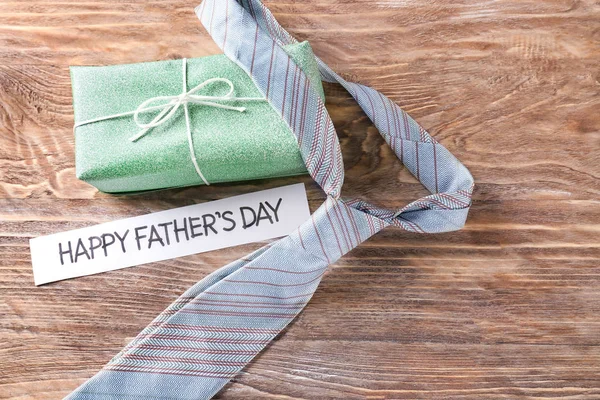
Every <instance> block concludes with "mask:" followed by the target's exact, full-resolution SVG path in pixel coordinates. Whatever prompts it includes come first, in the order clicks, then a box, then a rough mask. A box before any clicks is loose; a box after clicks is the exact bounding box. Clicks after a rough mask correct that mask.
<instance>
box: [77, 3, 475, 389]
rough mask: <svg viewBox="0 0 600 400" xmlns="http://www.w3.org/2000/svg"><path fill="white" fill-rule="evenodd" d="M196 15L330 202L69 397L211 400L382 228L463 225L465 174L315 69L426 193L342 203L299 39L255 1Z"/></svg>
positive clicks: (393, 115) (329, 131)
mask: <svg viewBox="0 0 600 400" xmlns="http://www.w3.org/2000/svg"><path fill="white" fill-rule="evenodd" d="M196 13H197V14H198V17H199V18H200V20H201V21H202V24H203V25H204V26H205V27H206V29H207V30H208V31H209V33H210V34H211V36H212V37H213V39H214V40H215V41H216V43H217V44H218V45H219V46H220V47H221V49H222V50H223V52H224V53H225V54H226V55H227V56H228V57H229V58H230V59H232V60H233V61H235V62H236V63H237V64H238V65H239V66H240V67H242V68H243V69H244V70H245V71H246V72H247V73H248V74H249V75H250V76H251V77H252V78H253V80H254V82H255V84H256V86H257V87H258V88H259V89H260V90H261V92H262V93H263V94H264V96H265V97H266V99H267V100H268V101H269V102H270V103H271V105H272V106H273V107H274V108H275V109H276V110H277V111H278V112H279V114H280V115H281V117H282V118H283V119H284V120H285V121H287V123H288V124H289V126H290V127H291V129H292V131H293V132H294V134H295V135H296V138H297V140H298V145H299V147H300V151H301V153H302V156H303V159H304V162H305V164H306V166H307V169H308V171H309V173H310V175H311V176H312V178H313V179H314V180H315V181H316V182H317V183H318V184H319V185H320V186H321V188H322V189H323V190H324V192H325V193H326V194H327V200H326V201H325V202H324V203H323V205H321V206H320V207H319V208H318V209H317V211H316V212H315V213H314V214H313V215H311V217H310V219H309V220H308V221H306V222H305V223H304V224H302V225H301V226H300V227H299V228H298V229H297V230H296V231H294V232H293V233H291V234H290V235H289V236H286V237H284V238H282V239H280V240H278V241H276V242H274V243H272V244H270V245H267V246H265V247H263V248H261V249H259V250H257V251H255V252H254V253H252V254H250V255H248V256H247V257H245V258H242V259H240V260H237V261H234V262H233V263H231V264H229V265H227V266H225V267H223V268H221V269H219V270H217V271H215V272H213V273H212V274H210V275H209V276H207V277H206V278H204V279H203V280H202V281H200V282H198V283H197V284H196V285H194V286H193V287H192V288H190V289H189V290H188V291H187V292H185V293H184V294H183V295H182V296H181V297H180V298H179V299H177V301H175V302H174V303H173V304H171V306H169V308H167V309H166V310H165V311H164V312H163V313H161V314H160V315H159V316H158V317H157V318H156V319H155V320H154V321H153V322H152V323H151V324H150V325H149V326H148V327H146V328H145V329H144V330H143V331H142V332H141V333H140V334H139V335H138V336H137V337H136V338H135V339H134V340H133V341H132V342H131V343H130V344H129V345H128V346H127V347H125V348H124V349H123V350H122V351H121V352H120V353H119V354H117V355H116V356H115V357H114V358H113V359H112V360H111V361H110V362H109V363H108V364H107V365H106V366H105V367H104V368H103V369H102V370H101V371H100V372H99V373H98V374H96V375H95V376H94V377H92V378H91V379H90V380H89V381H87V382H86V383H84V384H83V385H82V386H80V387H79V388H78V389H77V390H75V391H74V392H73V393H71V395H69V396H68V397H67V398H69V399H120V400H121V399H209V398H211V397H212V396H213V395H214V394H215V393H217V392H218V391H219V390H220V389H221V388H222V387H223V386H224V385H225V384H227V382H229V380H230V379H231V378H232V377H234V376H235V375H236V374H237V373H238V372H239V371H240V370H241V369H242V368H243V367H244V366H245V365H246V364H247V363H248V362H250V361H251V360H252V359H253V358H254V357H255V356H256V355H257V354H258V353H259V352H260V351H261V350H262V349H263V348H264V347H265V346H266V345H267V344H268V343H269V342H270V341H271V340H272V339H273V338H274V337H275V336H276V335H277V334H278V333H279V332H280V331H281V330H282V329H283V328H284V327H285V326H286V325H288V324H289V323H290V322H291V321H292V320H293V319H294V318H295V317H296V316H297V315H298V313H300V312H301V311H302V309H303V308H304V307H305V305H306V304H307V303H308V301H309V300H310V298H311V297H312V295H313V293H314V291H315V290H316V288H317V286H318V285H319V282H320V281H321V279H322V277H323V274H324V273H325V272H326V270H327V266H328V265H329V264H331V263H334V262H335V261H336V260H338V259H339V258H340V257H342V256H343V255H344V254H345V253H347V252H348V251H350V250H351V249H353V248H354V247H356V246H358V245H359V244H360V243H361V242H363V241H364V240H366V239H368V238H369V237H371V236H372V235H374V234H375V233H377V232H378V231H380V230H381V229H383V228H385V227H386V226H388V225H395V226H397V227H399V228H401V229H404V230H407V231H410V232H414V233H436V232H448V231H453V230H457V229H460V228H461V227H462V226H463V225H464V223H465V220H466V218H467V213H468V210H469V207H470V205H471V193H472V190H473V178H472V177H471V175H470V173H469V171H468V170H467V169H466V168H465V167H464V166H463V165H462V164H461V163H460V162H459V161H458V160H457V159H456V158H455V157H454V156H453V155H452V154H451V153H450V152H449V151H448V150H446V148H444V147H443V146H442V145H440V144H439V143H437V142H436V141H435V140H434V139H433V138H432V137H431V136H430V135H429V134H428V133H427V132H426V131H425V130H424V129H423V128H422V127H421V126H419V125H418V124H417V123H416V122H415V121H414V120H413V119H412V118H411V117H409V116H408V115H407V114H406V113H404V112H403V111H402V110H401V109H400V108H399V107H398V106H397V105H396V104H394V103H393V102H392V101H390V100H389V99H388V98H387V97H385V96H384V95H382V94H381V93H379V92H378V91H376V90H374V89H371V88H369V87H367V86H364V85H360V84H357V83H352V82H348V81H346V80H344V79H342V78H341V77H340V76H339V75H337V74H336V73H335V72H334V71H332V70H331V69H330V68H329V67H328V66H327V65H326V64H325V63H323V62H322V61H321V60H319V59H317V62H318V65H319V69H320V72H321V76H322V79H323V80H324V81H327V82H337V83H339V84H341V85H342V86H343V87H344V88H345V89H346V90H348V92H349V93H350V94H351V95H352V96H353V97H354V99H355V100H356V101H357V102H358V104H359V105H360V106H361V108H362V109H363V110H364V111H365V113H366V114H367V116H368V117H369V118H370V119H371V121H373V123H374V124H375V126H376V127H377V128H378V129H379V131H380V133H381V134H382V135H383V137H384V138H385V140H386V142H387V143H388V145H390V147H391V148H392V149H393V151H394V152H395V153H396V155H397V156H398V157H399V158H400V160H401V161H402V163H403V164H404V165H405V166H406V167H407V168H408V170H409V171H410V172H411V173H412V174H413V175H414V176H415V177H416V178H417V179H418V180H419V181H420V182H421V183H422V184H423V185H424V186H425V187H426V188H427V189H428V190H429V191H430V193H431V194H430V195H428V196H425V197H423V198H420V199H418V200H416V201H414V202H412V203H410V204H408V205H406V206H405V207H403V208H402V209H400V210H388V209H385V208H381V207H377V206H375V205H373V204H370V203H368V202H366V201H363V200H360V199H347V198H343V197H340V191H341V187H342V182H343V177H344V167H343V163H342V155H341V152H340V146H339V143H338V139H337V135H336V132H335V129H334V127H333V123H332V122H331V119H330V117H329V115H328V113H327V111H326V109H325V106H324V104H323V102H322V101H321V99H320V97H319V96H318V94H317V93H316V92H315V90H314V88H313V87H311V84H310V82H309V80H308V79H307V77H306V75H305V74H304V73H303V72H302V70H301V69H300V68H299V67H298V66H297V65H296V64H295V63H294V61H293V60H292V59H290V57H289V56H288V55H287V53H286V52H285V51H284V50H283V49H282V46H284V45H286V44H290V43H295V42H296V40H295V39H294V38H292V37H291V36H290V35H289V33H287V32H286V31H285V30H284V29H283V28H282V27H281V26H280V25H279V24H278V23H277V21H276V20H275V19H274V17H273V16H272V14H271V13H270V12H269V10H268V9H267V8H266V7H265V6H264V5H263V4H262V3H261V2H260V1H259V0H243V1H240V0H204V1H203V3H202V4H201V5H200V6H199V7H198V8H197V9H196Z"/></svg>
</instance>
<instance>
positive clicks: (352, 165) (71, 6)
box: [0, 0, 600, 399]
mask: <svg viewBox="0 0 600 400" xmlns="http://www.w3.org/2000/svg"><path fill="white" fill-rule="evenodd" d="M267 4H268V6H270V8H271V9H272V11H273V12H274V14H275V15H276V16H277V17H278V18H279V20H280V22H281V23H282V25H283V26H284V27H286V28H288V29H289V31H290V32H292V33H293V34H295V35H296V36H297V37H298V38H300V39H307V40H310V41H311V43H312V45H313V47H314V49H315V52H316V53H317V54H318V55H319V56H321V57H322V58H323V59H324V60H325V61H326V62H328V63H329V64H330V65H331V66H332V67H334V69H336V70H337V71H339V72H341V74H342V75H344V76H346V77H348V78H351V79H355V80H358V81H360V82H362V83H366V84H369V85H371V86H373V87H375V88H377V89H379V90H381V91H382V92H383V93H385V94H387V95H388V96H390V97H391V98H392V99H394V100H395V101H397V102H398V103H399V104H400V105H401V106H402V107H403V108H404V109H405V110H407V111H408V112H410V113H411V115H412V116H413V117H414V118H416V119H417V120H418V121H420V122H421V123H422V124H423V125H424V126H425V127H426V128H427V129H428V130H429V131H430V132H431V133H432V134H433V135H434V136H435V137H436V138H437V139H438V140H439V141H441V142H442V143H443V144H444V145H445V146H446V147H448V148H449V149H450V150H451V151H452V152H454V154H456V155H457V157H458V158H459V159H461V160H462V161H463V162H464V163H465V164H466V165H467V166H468V167H469V168H470V170H471V171H472V173H473V175H474V177H475V180H476V183H477V188H476V192H475V196H474V206H473V209H472V212H471V215H470V219H469V221H468V224H467V226H466V227H465V229H464V230H462V231H460V232H457V233H449V234H441V235H415V234H409V233H405V232H402V231H400V230H398V229H387V230H385V231H384V232H382V233H380V234H378V235H377V236H376V237H374V238H372V239H371V240H369V241H367V242H366V243H364V244H363V245H361V246H360V247H359V248H357V249H355V250H354V251H352V252H351V253H350V254H348V255H347V256H346V257H344V258H343V259H342V260H340V261H339V262H338V263H336V264H335V265H334V266H333V267H332V269H331V270H330V272H328V274H327V275H326V276H325V278H324V279H323V282H322V284H321V286H320V288H319V289H318V291H317V293H316V295H315V297H314V299H313V301H312V302H311V303H310V305H309V306H308V307H307V308H306V310H305V311H304V312H303V313H302V314H301V316H300V317H299V318H298V319H297V320H296V321H295V322H294V323H292V324H291V325H290V326H289V328H288V329H287V330H286V332H285V333H284V334H282V335H281V336H280V337H279V338H278V339H277V340H276V341H275V342H274V343H273V344H272V345H271V346H270V347H269V348H268V349H267V351H265V352H263V353H262V354H261V355H260V356H259V357H257V358H256V360H255V361H254V362H252V364H250V365H249V366H248V367H247V368H245V369H244V371H243V372H242V373H241V374H239V375H238V376H237V377H236V379H235V380H234V381H233V383H231V384H230V385H228V386H227V387H226V388H225V389H224V390H223V391H222V392H221V393H220V394H219V395H218V397H219V398H222V399H275V398H281V399H284V398H285V399H292V398H293V399H326V398H343V399H355V398H356V399H361V398H369V399H500V398H502V399H517V398H518V399H525V398H526V399H550V398H552V399H554V398H564V399H600V265H599V262H600V242H599V233H600V207H599V206H600V201H599V199H598V197H599V195H600V179H599V177H600V67H599V66H600V3H598V1H594V0H581V1H578V0H544V1H542V0H525V1H522V0H499V1H483V0H474V1H466V0H462V1H440V0H379V1H370V0H322V1H317V0H309V1H307V0H302V1H300V0H297V1H294V0H287V1H279V0H269V1H267ZM195 5H196V3H195V2H194V1H191V2H190V1H184V0H154V1H150V0H136V1H134V0H131V1H119V0H104V1H77V0H62V1H60V2H57V1H54V0H20V1H16V0H15V1H13V0H2V1H0V398H2V399H7V398H14V399H58V398H62V397H63V396H64V395H66V394H68V393H69V392H70V391H71V390H73V389H74V388H76V387H77V386H78V385H79V384H81V383H82V382H84V381H85V380H86V379H87V378H89V377H90V376H92V375H93V374H94V373H95V372H96V371H97V370H98V369H100V368H101V367H102V365H103V364H104V363H105V362H107V361H108V360H109V359H110V358H111V357H112V356H113V355H114V354H115V353H116V352H117V351H118V350H120V349H121V347H122V346H123V345H125V344H126V343H127V342H128V341H129V340H130V339H132V338H133V337H134V336H135V335H136V334H137V333H138V332H139V331H140V330H141V329H142V328H143V327H144V326H145V325H146V324H147V323H148V322H150V321H151V320H152V319H153V317H154V316H155V315H156V314H157V313H159V312H160V311H161V310H162V309H163V308H165V307H166V306H167V305H168V304H169V303H170V302H171V301H172V300H174V299H175V298H176V297H177V296H178V295H179V294H180V293H181V292H183V291H184V290H185V289H186V288H188V287H189V286H190V285H192V284H193V283H195V282H196V281H198V280H200V279H201V278H202V277H204V276H205V275H206V274H208V273H209V272H211V271H213V270H215V269H216V268H218V267H220V266H222V265H224V264H225V263H227V262H228V261H231V260H234V259H236V258H238V257H240V256H243V255H244V254H246V253H248V252H249V251H251V250H253V249H255V248H257V247H259V246H261V245H262V244H261V243H256V244H252V245H247V246H240V247H236V248H231V249H226V250H221V251H213V252H210V253H206V254H199V255H195V256H190V257H184V258H179V259H176V260H171V261H166V262H160V263H154V264H151V265H145V266H140V267H135V268H129V269H124V270H121V271H115V272H109V273H105V274H101V275H97V276H90V277H84V278H80V279H74V280H69V281H64V282H59V283H54V284H50V285H46V286H43V287H39V288H36V287H35V286H34V285H33V278H32V273H31V264H30V256H29V246H28V240H29V239H30V238H32V237H36V236H39V235H46V234H50V233H55V232H60V231H64V230H68V229H74V228H80V227H84V226H88V225H91V224H96V223H99V222H104V221H111V220H115V219H119V218H123V217H128V216H134V215H140V214H144V213H148V212H152V211H159V210H165V209H169V208H172V207H177V206H182V205H187V204H192V203H197V202H203V201H209V200H214V199H220V198H224V197H227V196H230V195H233V194H238V193H246V192H250V191H254V190H258V189H265V188H269V187H276V186H281V185H284V184H289V183H292V182H297V181H303V182H305V183H306V186H307V189H308V195H309V199H310V204H311V208H312V209H315V208H316V207H317V206H318V205H319V204H320V203H321V202H322V200H323V194H322V192H320V191H319V190H318V188H317V187H316V185H315V184H314V183H312V182H311V180H310V179H309V178H308V177H304V178H289V179H278V180H270V181H261V182H251V183H238V184H232V185H214V186H211V187H195V188H188V189H178V190H169V191H163V192H158V193H152V194H148V195H142V196H135V197H127V198H125V197H118V198H116V197H112V196H109V195H104V194H100V193H98V192H97V191H96V190H95V189H94V188H93V187H91V186H89V185H87V184H85V183H82V182H79V181H78V180H77V179H76V178H75V173H74V152H73V145H74V142H73V135H72V132H71V128H72V124H73V117H72V108H71V92H70V91H71V87H70V81H69V74H68V66H69V65H91V64H116V63H131V62H139V61H150V60H161V59H167V58H182V57H198V56H203V55H208V54H214V53H218V48H217V47H216V46H215V45H214V44H213V42H212V41H211V39H210V37H209V36H208V35H207V34H206V32H205V31H204V29H203V28H202V27H201V25H200V23H199V21H198V20H197V19H196V17H195V15H194V13H193V7H194V6H195ZM326 89H327V94H328V109H329V111H330V113H331V115H332V117H333V119H334V121H335V123H336V126H337V129H338V134H339V137H340V141H341V143H342V146H343V150H344V154H345V162H346V169H347V178H346V185H345V193H346V194H348V195H358V196H363V197H369V198H377V200H378V201H379V202H380V203H382V204H386V205H389V206H400V205H402V204H405V203H406V202H408V201H410V200H411V199H414V198H416V196H419V195H421V194H423V190H422V189H421V187H420V185H419V184H418V183H416V182H415V180H414V179H412V178H411V177H410V176H409V174H407V172H406V170H405V169H403V167H402V166H401V165H400V164H399V162H398V160H397V159H396V158H395V157H394V156H392V154H391V152H390V149H389V148H388V147H387V146H386V145H385V144H384V142H383V140H382V139H381V138H380V137H379V135H378V134H377V132H376V131H375V129H374V128H373V126H372V125H371V124H370V123H369V122H368V120H367V119H366V117H365V116H364V115H363V114H362V113H361V111H360V109H359V108H358V107H357V106H356V104H354V103H353V102H352V101H351V99H350V98H349V96H348V95H347V94H345V93H343V92H342V90H341V89H340V88H339V87H337V86H327V88H326Z"/></svg>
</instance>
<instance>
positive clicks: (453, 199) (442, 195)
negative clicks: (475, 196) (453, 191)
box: [438, 193, 469, 207]
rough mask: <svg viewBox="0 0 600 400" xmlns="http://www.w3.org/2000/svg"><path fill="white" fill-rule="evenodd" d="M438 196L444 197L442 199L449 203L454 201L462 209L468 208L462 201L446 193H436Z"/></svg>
mask: <svg viewBox="0 0 600 400" xmlns="http://www.w3.org/2000/svg"><path fill="white" fill-rule="evenodd" d="M438 196H440V197H444V198H446V199H448V200H450V201H454V202H455V203H458V204H460V205H461V206H464V207H468V206H469V204H468V203H465V202H464V201H460V200H459V199H457V198H456V197H454V196H451V195H449V194H448V193H438Z"/></svg>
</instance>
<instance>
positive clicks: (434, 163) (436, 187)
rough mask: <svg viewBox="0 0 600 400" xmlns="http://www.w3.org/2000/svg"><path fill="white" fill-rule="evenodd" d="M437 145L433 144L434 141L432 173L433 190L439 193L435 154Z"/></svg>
mask: <svg viewBox="0 0 600 400" xmlns="http://www.w3.org/2000/svg"><path fill="white" fill-rule="evenodd" d="M436 147H437V146H436V145H435V143H434V144H433V174H434V176H435V192H436V193H439V190H438V171H437V156H436V154H435V148H436Z"/></svg>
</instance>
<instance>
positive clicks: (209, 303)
mask: <svg viewBox="0 0 600 400" xmlns="http://www.w3.org/2000/svg"><path fill="white" fill-rule="evenodd" d="M192 304H198V305H204V306H214V307H233V308H269V309H270V308H281V309H283V310H293V309H296V308H303V307H304V304H303V305H301V306H291V305H276V304H273V305H269V306H259V305H256V304H250V305H244V304H233V303H220V302H218V301H211V302H206V301H201V300H198V301H193V302H192Z"/></svg>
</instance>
